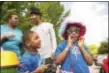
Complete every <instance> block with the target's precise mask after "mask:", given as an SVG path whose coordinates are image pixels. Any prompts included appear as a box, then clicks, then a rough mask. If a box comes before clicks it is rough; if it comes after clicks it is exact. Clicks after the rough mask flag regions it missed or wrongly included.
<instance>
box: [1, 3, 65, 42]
mask: <svg viewBox="0 0 109 73" xmlns="http://www.w3.org/2000/svg"><path fill="white" fill-rule="evenodd" d="M0 3H1V2H0ZM0 5H1V4H0ZM30 7H38V8H40V9H41V12H42V13H43V17H42V18H43V19H42V20H43V21H47V22H51V23H53V25H54V28H55V31H56V37H57V40H58V39H59V37H58V35H57V33H58V29H59V26H60V24H58V26H57V22H58V21H59V19H60V17H61V15H62V14H63V12H64V6H63V5H61V4H60V2H4V3H3V4H2V6H1V9H2V10H1V12H0V14H1V17H2V19H1V23H2V24H4V23H6V20H5V19H6V16H7V14H8V13H9V12H16V13H18V14H19V15H20V25H19V28H20V29H21V30H22V31H26V30H28V29H30V28H31V24H30V22H29V21H28V13H29V9H30ZM58 42H60V41H58Z"/></svg>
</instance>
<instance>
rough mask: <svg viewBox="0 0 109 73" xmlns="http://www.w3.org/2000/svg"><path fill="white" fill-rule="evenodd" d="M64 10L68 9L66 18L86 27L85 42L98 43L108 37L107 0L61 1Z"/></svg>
mask: <svg viewBox="0 0 109 73" xmlns="http://www.w3.org/2000/svg"><path fill="white" fill-rule="evenodd" d="M61 4H63V5H64V6H65V10H68V9H70V10H71V13H70V15H69V16H68V18H67V19H68V20H73V21H80V22H82V23H84V24H85V25H86V27H87V33H86V35H85V42H86V43H87V44H97V45H99V44H100V42H101V41H102V40H105V39H107V38H108V3H107V2H61Z"/></svg>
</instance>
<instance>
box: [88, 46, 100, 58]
mask: <svg viewBox="0 0 109 73" xmlns="http://www.w3.org/2000/svg"><path fill="white" fill-rule="evenodd" d="M88 47H89V51H90V53H91V54H92V55H94V56H96V55H97V53H98V48H99V46H97V45H96V44H91V45H89V46H88Z"/></svg>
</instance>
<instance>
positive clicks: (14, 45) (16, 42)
mask: <svg viewBox="0 0 109 73" xmlns="http://www.w3.org/2000/svg"><path fill="white" fill-rule="evenodd" d="M7 32H12V33H14V34H15V36H14V37H12V38H9V39H8V40H7V41H6V42H4V43H3V44H2V47H3V49H4V50H9V51H13V52H15V53H16V54H17V56H18V57H20V44H21V42H22V32H21V31H20V30H19V29H18V28H15V29H10V28H9V27H8V25H7V24H5V25H1V35H3V34H6V33H7Z"/></svg>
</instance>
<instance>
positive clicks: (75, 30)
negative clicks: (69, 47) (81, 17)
mask: <svg viewBox="0 0 109 73" xmlns="http://www.w3.org/2000/svg"><path fill="white" fill-rule="evenodd" d="M72 32H76V33H80V28H79V27H70V28H69V29H68V30H67V33H68V34H72Z"/></svg>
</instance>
